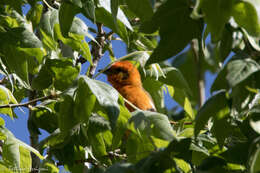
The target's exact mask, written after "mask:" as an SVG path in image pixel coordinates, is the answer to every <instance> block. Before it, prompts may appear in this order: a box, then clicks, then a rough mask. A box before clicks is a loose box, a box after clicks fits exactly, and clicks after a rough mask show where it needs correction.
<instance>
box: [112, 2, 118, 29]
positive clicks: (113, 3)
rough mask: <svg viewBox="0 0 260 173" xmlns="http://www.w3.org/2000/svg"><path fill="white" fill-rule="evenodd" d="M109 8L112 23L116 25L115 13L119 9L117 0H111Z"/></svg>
mask: <svg viewBox="0 0 260 173" xmlns="http://www.w3.org/2000/svg"><path fill="white" fill-rule="evenodd" d="M110 8H111V13H112V16H113V19H114V23H115V25H117V13H118V9H119V0H111V4H110Z"/></svg>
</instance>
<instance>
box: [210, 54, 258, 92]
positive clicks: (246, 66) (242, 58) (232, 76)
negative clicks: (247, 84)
mask: <svg viewBox="0 0 260 173" xmlns="http://www.w3.org/2000/svg"><path fill="white" fill-rule="evenodd" d="M259 70H260V66H259V64H258V63H257V62H255V61H254V60H253V59H251V57H250V56H249V55H248V54H246V53H244V52H240V53H238V54H236V55H234V56H233V57H232V59H231V60H230V61H229V62H228V63H227V65H226V66H225V67H224V68H223V69H222V70H221V71H220V72H219V74H218V76H217V78H216V79H215V81H214V83H213V84H212V87H211V92H213V91H216V90H220V89H229V87H235V86H236V85H238V84H240V83H241V82H243V81H245V80H246V79H248V77H249V76H251V75H252V74H254V73H255V72H258V71H259Z"/></svg>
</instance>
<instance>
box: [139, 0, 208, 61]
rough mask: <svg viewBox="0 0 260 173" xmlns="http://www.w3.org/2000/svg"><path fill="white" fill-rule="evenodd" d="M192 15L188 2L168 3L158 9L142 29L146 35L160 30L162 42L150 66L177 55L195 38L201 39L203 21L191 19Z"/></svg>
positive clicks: (180, 0) (152, 57)
mask: <svg viewBox="0 0 260 173" xmlns="http://www.w3.org/2000/svg"><path fill="white" fill-rule="evenodd" d="M190 13H191V9H190V8H189V4H188V3H187V1H182V0H175V1H167V2H166V3H164V4H163V5H161V6H160V7H159V8H158V10H157V11H156V13H155V14H154V16H153V17H152V19H151V20H150V21H149V22H147V23H146V24H144V25H143V26H142V27H141V31H143V32H145V33H153V32H155V31H156V30H157V29H158V28H160V29H159V32H160V42H159V45H158V46H157V47H156V49H155V50H154V52H153V54H152V55H151V57H150V59H149V60H148V62H147V63H148V64H152V63H155V62H160V61H163V60H166V59H168V58H170V57H172V56H174V55H176V54H177V53H179V52H180V51H182V50H183V49H184V48H185V47H186V46H187V44H188V43H189V42H190V41H191V40H192V39H193V38H199V37H201V33H202V28H203V24H202V21H201V20H193V19H191V18H190ZM180 16H181V17H180Z"/></svg>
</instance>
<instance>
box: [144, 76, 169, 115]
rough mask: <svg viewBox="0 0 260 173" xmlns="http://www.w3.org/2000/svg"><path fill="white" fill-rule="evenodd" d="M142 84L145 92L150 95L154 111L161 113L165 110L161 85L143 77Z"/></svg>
mask: <svg viewBox="0 0 260 173" xmlns="http://www.w3.org/2000/svg"><path fill="white" fill-rule="evenodd" d="M142 83H143V87H144V88H145V90H146V91H147V92H148V93H149V94H150V95H151V97H152V99H153V101H154V104H155V107H156V110H157V111H158V112H163V111H164V109H165V103H164V93H163V88H162V87H163V84H162V83H161V82H159V81H157V80H155V79H153V78H151V77H145V78H144V80H143V81H142Z"/></svg>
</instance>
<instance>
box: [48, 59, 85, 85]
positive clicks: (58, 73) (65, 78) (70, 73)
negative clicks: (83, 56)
mask: <svg viewBox="0 0 260 173" xmlns="http://www.w3.org/2000/svg"><path fill="white" fill-rule="evenodd" d="M46 65H47V66H48V67H49V68H50V70H51V71H52V73H53V74H54V76H53V77H54V78H53V84H54V86H55V88H56V89H58V90H65V89H66V88H68V87H69V86H70V85H71V84H72V83H73V81H74V80H75V79H76V78H77V77H78V75H79V71H80V70H79V68H78V67H77V66H76V67H75V66H74V65H73V63H72V61H71V60H70V59H68V58H64V59H48V60H47V62H46Z"/></svg>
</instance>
